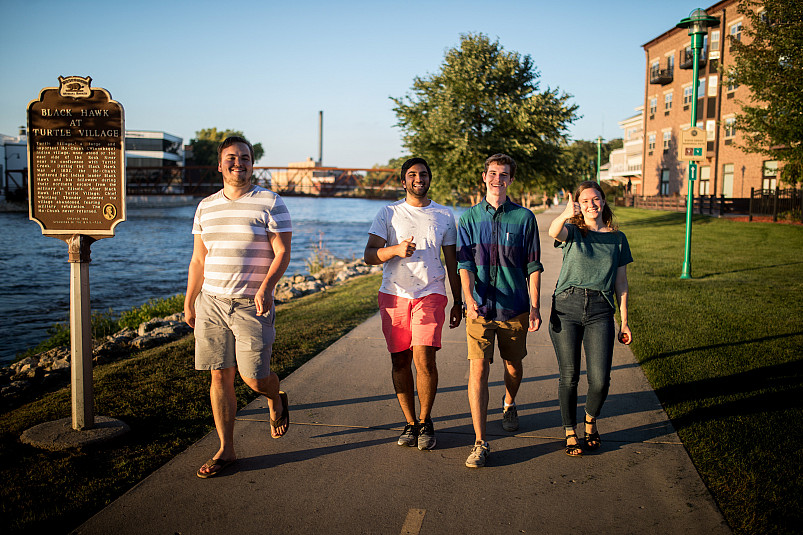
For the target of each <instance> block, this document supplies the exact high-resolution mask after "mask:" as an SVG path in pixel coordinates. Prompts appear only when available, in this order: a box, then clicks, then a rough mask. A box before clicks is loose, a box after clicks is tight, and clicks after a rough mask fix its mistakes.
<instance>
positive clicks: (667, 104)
mask: <svg viewBox="0 0 803 535" xmlns="http://www.w3.org/2000/svg"><path fill="white" fill-rule="evenodd" d="M671 109H672V93H667V94H666V95H664V111H669V110H671Z"/></svg>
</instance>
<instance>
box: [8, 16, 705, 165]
mask: <svg viewBox="0 0 803 535" xmlns="http://www.w3.org/2000/svg"><path fill="white" fill-rule="evenodd" d="M709 2H710V3H704V4H700V3H698V2H695V1H688V0H671V1H666V0H660V1H659V0H640V1H636V0H631V1H625V0H615V1H608V2H604V1H599V0H597V1H588V0H583V1H572V0H564V1H550V2H547V1H541V0H530V1H504V0H502V1H484V2H481V1H462V2H457V1H440V0H431V1H427V2H423V1H418V0H407V1H404V2H387V1H383V0H373V1H349V0H342V1H336V0H328V1H312V0H309V1H305V0H296V1H290V0H282V1H273V0H262V1H249V0H244V1H240V2H234V1H232V2H224V1H220V0H217V1H214V2H210V1H206V0H195V1H185V0H172V1H160V2H157V1H151V0H139V1H136V2H132V1H120V0H106V1H103V2H101V1H87V0H73V1H70V2H64V1H53V0H0V58H2V59H0V68H1V69H2V70H1V71H0V72H2V83H0V133H1V134H6V135H17V133H18V131H19V127H20V126H23V125H25V124H26V121H27V118H26V109H27V106H28V103H29V102H30V101H31V100H34V99H36V98H38V95H39V92H40V91H41V90H42V89H43V88H45V87H57V86H58V77H59V76H72V75H76V76H91V77H92V86H93V87H102V88H104V89H106V90H107V91H109V92H110V93H111V95H112V98H113V99H114V100H116V101H118V102H120V103H121V104H122V105H123V108H124V110H125V127H126V129H128V130H153V131H164V132H168V133H170V134H173V135H176V136H179V137H181V138H183V140H184V143H185V144H186V143H188V142H189V141H190V139H191V138H192V137H194V135H195V133H196V132H197V131H198V130H201V129H204V128H212V127H216V128H218V129H233V130H240V131H242V132H244V133H245V135H246V137H248V138H249V139H250V140H251V141H252V142H254V143H257V142H259V143H262V146H263V148H264V149H265V156H264V157H263V158H262V159H261V160H260V161H259V162H258V165H263V166H285V165H287V164H288V163H290V162H298V161H303V160H306V159H307V158H309V157H311V158H313V159H317V158H318V115H319V111H323V163H324V165H326V166H337V167H351V168H364V167H371V166H373V165H376V164H386V163H387V162H388V160H390V159H391V158H397V157H399V156H402V155H404V154H406V151H405V149H404V147H403V145H402V131H401V130H400V129H399V128H398V127H396V126H395V125H396V123H397V118H396V114H395V113H394V111H393V106H394V104H393V101H392V100H391V97H396V98H399V97H404V96H405V95H407V94H409V92H410V89H411V88H412V84H413V80H414V79H415V77H426V76H428V75H432V74H435V73H437V72H438V71H439V70H440V68H441V66H442V64H443V59H444V54H445V52H446V51H447V50H448V49H450V48H454V47H456V46H458V45H459V42H460V36H461V35H463V34H467V33H483V34H485V35H487V36H488V37H489V38H490V39H491V40H498V41H499V43H500V44H501V45H502V47H503V48H504V49H505V50H507V51H511V52H517V53H519V54H521V55H522V56H523V55H529V56H530V57H531V58H532V59H533V62H534V64H535V66H536V68H537V71H538V72H539V73H540V78H539V86H540V87H539V88H540V90H545V89H547V88H549V89H556V88H557V89H558V90H559V91H560V92H562V93H566V94H568V95H571V99H570V102H572V103H574V104H576V105H578V106H579V110H578V114H579V115H582V117H581V118H580V119H578V120H577V121H576V122H575V123H574V124H573V125H571V127H570V129H569V136H570V138H571V139H586V140H592V139H596V138H597V136H602V137H603V139H605V140H609V139H614V138H620V137H622V131H621V129H620V128H619V125H618V122H619V121H621V120H623V119H626V118H628V117H631V116H633V115H634V114H635V113H636V112H635V108H636V107H637V106H640V105H642V104H643V101H644V76H645V68H646V67H645V56H644V49H643V48H642V45H643V44H645V43H647V42H648V41H650V40H652V39H653V38H655V37H657V36H659V35H661V34H662V33H664V32H665V31H667V30H670V29H671V28H673V27H674V25H675V24H676V23H677V22H679V21H680V20H681V19H683V18H685V17H687V16H688V15H689V13H690V12H691V11H692V10H694V9H695V8H698V7H700V8H703V9H705V8H708V7H710V6H711V5H713V3H714V2H713V0H709Z"/></svg>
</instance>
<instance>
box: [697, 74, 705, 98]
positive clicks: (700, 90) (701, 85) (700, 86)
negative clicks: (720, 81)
mask: <svg viewBox="0 0 803 535" xmlns="http://www.w3.org/2000/svg"><path fill="white" fill-rule="evenodd" d="M703 97H705V78H700V80H699V81H698V83H697V100H700V99H701V98H703Z"/></svg>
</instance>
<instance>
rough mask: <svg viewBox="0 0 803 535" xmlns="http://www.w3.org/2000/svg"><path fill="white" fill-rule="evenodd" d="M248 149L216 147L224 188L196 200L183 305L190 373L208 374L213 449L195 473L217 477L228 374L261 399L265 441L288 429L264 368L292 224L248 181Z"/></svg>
mask: <svg viewBox="0 0 803 535" xmlns="http://www.w3.org/2000/svg"><path fill="white" fill-rule="evenodd" d="M253 170H254V149H253V147H252V146H251V144H250V143H249V142H248V141H247V140H245V139H244V138H241V137H234V136H233V137H229V138H227V139H225V140H224V141H223V142H222V143H221V144H220V146H219V147H218V171H220V173H221V174H222V175H223V189H222V190H220V191H219V192H217V193H215V194H213V195H210V196H209V197H207V198H205V199H204V200H202V201H201V202H200V204H199V205H198V209H197V210H196V212H195V220H194V221H193V227H192V233H193V235H194V237H195V238H194V239H195V242H194V247H193V252H192V259H191V260H190V267H189V273H188V277H187V295H186V298H185V301H184V315H185V321H186V322H187V323H188V324H189V325H190V327H192V328H193V329H195V368H196V369H198V370H210V372H211V374H212V384H211V388H210V397H211V400H212V414H213V415H214V419H215V428H216V429H217V434H218V437H219V438H220V449H219V450H218V451H217V453H216V454H214V455H213V456H212V457H211V458H210V459H209V460H208V461H207V462H206V463H205V464H204V465H203V466H202V467H201V468H200V469H199V470H198V472H197V475H198V477H201V478H208V477H213V476H215V475H217V474H218V473H219V472H220V471H221V470H223V469H224V468H226V467H227V466H229V465H231V464H232V463H233V462H234V461H235V460H236V458H237V455H236V453H235V450H234V417H235V413H236V412H237V399H236V397H235V393H234V377H235V375H236V373H237V371H238V370H239V372H240V376H241V377H242V379H243V381H244V382H245V384H247V385H248V386H249V387H251V389H253V390H254V391H255V392H257V393H259V394H262V395H264V396H265V397H266V398H267V399H268V407H269V409H270V420H271V436H272V437H273V438H279V437H281V436H282V435H284V434H285V433H286V432H287V429H288V427H289V425H290V417H289V412H288V404H287V394H285V393H284V392H282V391H280V390H279V377H278V376H277V375H276V374H275V373H274V372H272V371H271V369H270V358H271V350H272V347H273V341H274V338H275V336H276V330H275V328H274V317H275V307H274V304H273V291H274V289H275V287H276V283H278V282H279V279H280V278H281V277H282V275H283V274H284V271H285V270H286V269H287V265H288V264H289V262H290V243H291V237H292V231H293V228H292V224H291V222H290V214H289V213H288V211H287V207H286V206H285V204H284V202H283V201H282V199H281V197H279V196H278V195H276V194H275V193H273V192H272V191H268V190H266V189H264V188H262V187H259V186H256V185H254V184H252V183H251V175H252V174H253Z"/></svg>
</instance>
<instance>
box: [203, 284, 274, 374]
mask: <svg viewBox="0 0 803 535" xmlns="http://www.w3.org/2000/svg"><path fill="white" fill-rule="evenodd" d="M195 315H196V318H195V369H196V370H223V369H226V368H233V367H234V366H237V369H238V370H239V372H240V375H242V376H243V377H248V378H249V379H263V378H265V377H267V376H268V375H270V357H271V352H272V350H273V341H274V340H275V339H276V328H275V325H274V319H275V317H276V308H275V307H271V310H270V312H269V313H268V314H266V315H264V316H257V312H256V304H255V303H254V300H253V299H248V298H230V297H217V296H213V295H210V294H207V293H204V292H201V293H200V294H199V295H198V297H197V298H196V299H195Z"/></svg>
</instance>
